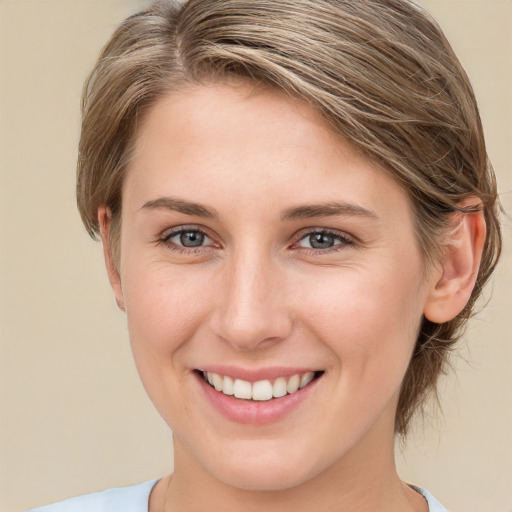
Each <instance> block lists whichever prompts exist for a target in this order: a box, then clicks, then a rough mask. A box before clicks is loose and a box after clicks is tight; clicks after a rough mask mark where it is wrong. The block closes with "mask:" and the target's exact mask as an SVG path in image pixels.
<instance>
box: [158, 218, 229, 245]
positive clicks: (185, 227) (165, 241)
mask: <svg viewBox="0 0 512 512" xmlns="http://www.w3.org/2000/svg"><path fill="white" fill-rule="evenodd" d="M187 231H195V232H197V233H200V234H202V235H204V236H205V237H206V238H208V240H209V241H210V243H207V244H205V245H199V246H197V247H186V246H184V245H180V244H177V243H174V242H172V241H171V238H173V237H175V236H177V235H179V234H181V233H183V232H187ZM155 242H156V243H157V244H161V245H163V246H165V247H168V248H169V249H172V250H176V251H178V252H196V251H201V250H203V251H204V250H205V249H210V248H217V247H220V244H219V243H218V242H217V241H216V237H215V236H214V235H212V234H211V233H210V230H209V229H206V228H204V227H203V226H198V225H197V224H192V225H190V224H182V225H179V226H173V227H172V228H167V229H165V230H164V231H162V233H161V234H160V235H159V236H158V237H157V239H156V241H155Z"/></svg>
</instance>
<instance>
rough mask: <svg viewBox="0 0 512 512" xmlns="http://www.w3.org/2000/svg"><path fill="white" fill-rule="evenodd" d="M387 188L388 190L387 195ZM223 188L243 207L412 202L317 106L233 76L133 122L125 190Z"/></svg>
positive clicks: (207, 198) (199, 194)
mask: <svg viewBox="0 0 512 512" xmlns="http://www.w3.org/2000/svg"><path fill="white" fill-rule="evenodd" d="M384 185H385V186H386V187H388V188H391V189H392V190H393V194H391V195H388V196H383V195H382V194H381V192H380V191H381V190H382V186H384ZM228 190H229V194H233V192H236V199H240V198H243V200H244V201H245V203H243V202H242V203H241V204H242V205H243V206H244V209H245V210H247V209H249V208H250V207H251V205H252V204H253V203H254V202H255V201H259V202H262V201H264V200H265V201H267V202H268V200H269V199H270V198H273V199H274V202H275V201H278V202H279V203H280V204H279V206H281V207H282V208H286V207H289V206H292V205H293V203H294V202H300V203H305V202H308V201H309V202H311V201H317V202H319V201H320V202H326V201H338V200H346V201H348V200H350V201H351V202H354V201H356V202H357V201H369V202H372V201H378V202H381V203H389V204H388V206H392V204H391V202H392V201H394V199H391V197H394V196H400V197H401V201H402V203H403V204H404V206H406V207H407V206H408V205H407V203H408V201H407V200H404V197H403V195H404V194H403V192H402V190H401V189H400V187H398V186H397V185H396V184H395V183H394V181H393V180H392V179H391V178H390V177H389V176H388V175H387V174H386V173H385V172H384V171H382V170H381V169H379V168H377V167H376V165H375V164H374V163H372V162H371V161H370V160H369V159H367V158H365V157H364V156H362V155H361V153H360V152H359V151H358V150H357V149H356V148H354V147H353V146H352V145H350V144H348V143H347V142H346V141H344V140H343V139H342V138H341V137H340V136H338V135H336V134H334V133H333V132H332V131H331V130H330V128H329V125H328V124H327V122H326V121H325V120H324V118H323V117H322V115H321V114H320V113H319V112H317V111H316V110H315V109H313V108H312V107H310V106H308V105H305V104H304V103H303V102H300V101H298V100H297V99H294V98H290V97H288V96H286V95H285V94H284V93H280V92H276V91H273V90H269V89H264V88H255V87H254V86H253V85H251V84H247V83H245V82H239V83H236V84H234V85H233V84H229V85H225V84H222V85H221V84H216V85H209V86H195V87H190V88H189V89H187V90H184V91H183V92H179V93H173V94H169V95H168V96H166V97H163V98H161V99H160V100H159V101H158V102H157V103H156V104H155V105H154V106H153V107H152V109H151V110H150V111H149V112H148V114H147V115H146V117H145V118H144V120H143V121H142V123H141V124H140V125H139V129H138V133H137V137H136V143H135V151H134V153H133V159H132V162H131V167H130V171H129V173H128V177H127V179H126V182H125V190H124V191H123V196H125V195H128V196H129V197H132V196H137V200H138V201H139V202H140V201H141V200H142V199H143V198H142V196H143V195H146V196H151V195H153V196H156V195H162V194H163V193H164V192H165V193H167V194H171V195H179V196H182V195H189V194H190V193H191V192H193V194H194V196H195V197H196V198H197V199H198V200H201V202H206V203H209V202H211V201H212V199H222V198H224V197H225V196H226V194H227V191H228ZM155 198H156V197H150V198H145V199H146V200H148V199H149V200H151V199H155ZM388 198H389V200H388ZM125 199H126V198H125V197H123V201H124V200H125ZM395 199H396V198H395ZM234 200H235V197H233V196H232V197H231V204H230V206H233V207H234V206H235V204H238V203H236V202H235V201H234ZM394 204H395V205H396V204H397V203H396V201H395V203H394Z"/></svg>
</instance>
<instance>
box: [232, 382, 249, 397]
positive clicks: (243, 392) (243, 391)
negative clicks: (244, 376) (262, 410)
mask: <svg viewBox="0 0 512 512" xmlns="http://www.w3.org/2000/svg"><path fill="white" fill-rule="evenodd" d="M251 388H252V386H251V383H250V382H247V381H246V380H241V379H236V380H235V383H234V384H233V393H234V395H235V396H236V397H237V398H245V399H247V400H248V399H249V398H251V395H252V389H251Z"/></svg>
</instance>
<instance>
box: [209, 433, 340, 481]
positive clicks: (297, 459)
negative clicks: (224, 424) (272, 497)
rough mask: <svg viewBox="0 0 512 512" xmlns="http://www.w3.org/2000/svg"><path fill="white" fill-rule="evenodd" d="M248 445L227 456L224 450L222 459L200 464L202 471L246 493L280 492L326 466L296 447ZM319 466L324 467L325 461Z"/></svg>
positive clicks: (311, 476) (309, 452) (321, 470)
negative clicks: (288, 448) (285, 448)
mask: <svg viewBox="0 0 512 512" xmlns="http://www.w3.org/2000/svg"><path fill="white" fill-rule="evenodd" d="M270 444H272V443H270ZM251 445H252V446H250V447H249V448H250V449H247V448H248V447H245V448H246V449H245V450H244V449H243V447H241V446H238V447H237V449H236V450H235V449H232V450H229V451H230V452H231V456H226V452H227V451H228V450H226V452H225V453H224V456H223V457H216V458H215V460H211V461H204V462H205V463H204V467H205V468H206V470H207V471H208V472H209V473H210V474H211V475H212V476H213V477H214V478H216V479H217V480H220V481H222V482H224V483H225V484H227V485H229V486H231V487H235V488H238V489H244V490H249V491H282V490H286V489H291V488H294V487H297V486H300V485H301V484H303V483H305V482H307V481H308V480H311V479H312V478H314V477H315V476H316V475H317V474H320V473H322V472H323V471H324V470H325V469H327V467H328V465H329V464H326V467H320V466H321V463H320V461H317V460H315V459H314V458H312V457H311V451H310V450H308V451H307V452H305V451H303V450H300V449H298V447H297V446H291V447H290V448H291V450H283V446H281V447H275V446H265V447H263V446H261V443H255V445H256V446H255V445H254V444H253V443H251ZM258 445H260V446H258ZM313 453H314V451H313ZM323 462H324V464H325V463H326V461H325V458H324V460H323ZM329 462H330V461H329ZM333 462H334V461H333Z"/></svg>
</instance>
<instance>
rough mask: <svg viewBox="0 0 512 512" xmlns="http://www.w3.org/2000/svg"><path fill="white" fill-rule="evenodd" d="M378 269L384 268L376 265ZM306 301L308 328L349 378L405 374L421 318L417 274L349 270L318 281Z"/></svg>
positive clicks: (304, 316)
mask: <svg viewBox="0 0 512 512" xmlns="http://www.w3.org/2000/svg"><path fill="white" fill-rule="evenodd" d="M377 268H383V267H382V266H381V267H377ZM311 282H314V283H315V288H314V291H312V293H310V294H309V297H308V301H307V302H305V303H304V308H305V311H304V314H303V315H301V317H302V318H303V319H304V322H305V324H306V328H307V329H308V330H311V331H313V332H314V333H315V337H317V338H318V339H320V340H322V341H323V342H324V344H326V345H328V346H329V348H330V349H331V351H332V353H333V354H334V355H335V356H336V358H337V359H338V362H339V367H340V368H342V372H343V371H345V372H346V375H347V376H348V375H349V374H351V372H348V370H350V369H353V376H354V377H355V376H356V375H360V376H361V378H364V377H365V376H367V375H370V374H371V375H376V374H377V373H381V374H382V373H384V372H383V371H382V370H383V369H384V368H387V369H388V372H391V373H393V374H395V375H398V374H400V375H401V374H403V373H404V372H405V370H406V367H407V365H408V363H409V358H410V356H411V353H412V350H413V347H414V344H415V341H416V338H417V332H418V328H419V325H420V321H421V317H422V305H421V304H422V302H421V286H420V283H419V278H418V274H417V273H413V272H409V273H408V274H407V275H405V274H404V273H403V272H402V270H401V269H399V268H394V269H393V272H391V271H388V272H386V273H384V272H381V273H375V272H372V271H371V269H360V270H359V271H353V270H347V271H343V272H339V273H338V274H333V275H331V276H325V280H323V279H318V278H317V279H316V280H315V281H312V280H309V286H310V288H311Z"/></svg>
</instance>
